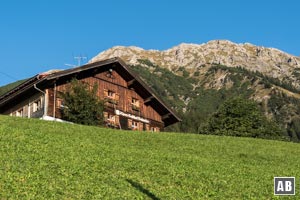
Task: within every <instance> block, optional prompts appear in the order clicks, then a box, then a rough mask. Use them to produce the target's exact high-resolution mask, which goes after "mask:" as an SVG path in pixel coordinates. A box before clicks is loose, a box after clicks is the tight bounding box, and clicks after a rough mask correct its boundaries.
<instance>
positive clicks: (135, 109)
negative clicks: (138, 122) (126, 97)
mask: <svg viewBox="0 0 300 200" xmlns="http://www.w3.org/2000/svg"><path fill="white" fill-rule="evenodd" d="M131 106H132V110H134V111H140V110H141V108H140V107H139V106H137V105H134V104H132V105H131Z"/></svg>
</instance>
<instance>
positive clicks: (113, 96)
mask: <svg viewBox="0 0 300 200" xmlns="http://www.w3.org/2000/svg"><path fill="white" fill-rule="evenodd" d="M107 96H108V97H110V98H115V93H114V92H113V91H111V90H108V94H107Z"/></svg>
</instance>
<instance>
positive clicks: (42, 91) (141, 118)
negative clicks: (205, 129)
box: [0, 58, 180, 131]
mask: <svg viewBox="0 0 300 200" xmlns="http://www.w3.org/2000/svg"><path fill="white" fill-rule="evenodd" d="M73 78H76V79H78V80H80V81H82V82H84V83H86V84H88V85H90V86H91V87H92V86H93V85H95V84H96V85H98V91H97V95H98V97H99V99H101V100H103V101H104V104H105V112H104V118H105V124H106V125H107V126H108V127H114V128H119V129H131V130H146V131H160V130H163V128H164V127H165V126H168V125H170V124H173V123H176V122H178V121H180V119H179V118H178V117H177V116H176V115H175V114H174V113H173V111H171V110H170V109H169V108H168V107H167V106H166V105H165V104H164V103H163V102H162V101H161V100H160V99H159V98H158V97H156V96H155V94H153V92H152V91H151V89H150V88H148V87H147V86H146V85H145V83H143V82H142V81H141V80H140V79H139V78H138V77H137V76H136V75H135V74H134V73H133V72H131V70H130V69H129V68H128V67H127V66H126V65H125V64H124V63H123V61H122V60H120V59H118V58H114V59H109V60H105V61H101V62H97V63H91V64H88V65H85V66H82V67H78V68H74V69H69V70H65V71H60V72H56V73H53V74H43V75H38V76H37V77H36V80H35V81H33V84H32V87H33V89H32V88H30V89H31V90H32V93H34V94H33V95H32V96H34V97H35V98H32V99H34V102H31V101H30V99H29V98H28V96H24V95H22V87H20V90H21V91H18V90H16V91H17V92H15V93H14V92H12V93H11V96H10V95H9V94H6V96H5V95H3V96H2V97H0V113H3V114H10V115H20V113H19V111H20V109H23V112H26V113H27V114H26V115H25V114H22V116H24V117H32V116H33V114H35V113H36V112H37V109H36V103H41V105H40V108H39V110H40V111H39V112H40V114H39V115H37V116H41V115H43V116H48V117H51V118H53V119H60V118H61V117H62V107H63V101H62V99H60V97H59V95H58V94H59V92H64V91H65V90H66V89H67V88H68V84H69V82H70V80H72V79H73ZM18 92H19V94H16V93H18ZM26 92H27V93H28V88H27V90H26V88H23V93H26ZM9 97H11V99H13V101H12V100H8V99H7V98H9ZM16 98H18V100H17V101H16ZM36 99H38V101H40V102H38V101H37V100H36ZM1 102H3V103H2V104H1ZM13 102H18V104H17V105H12V104H13ZM18 105H19V106H18ZM32 108H34V109H33V110H32V111H35V112H30V111H28V110H29V109H32ZM25 110H26V111H25ZM18 113H19V114H18Z"/></svg>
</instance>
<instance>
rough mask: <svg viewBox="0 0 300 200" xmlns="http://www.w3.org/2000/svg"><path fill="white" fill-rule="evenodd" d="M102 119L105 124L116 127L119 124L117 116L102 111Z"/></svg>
mask: <svg viewBox="0 0 300 200" xmlns="http://www.w3.org/2000/svg"><path fill="white" fill-rule="evenodd" d="M104 121H105V123H106V125H107V126H110V127H118V126H119V116H117V115H114V114H111V113H108V112H104Z"/></svg>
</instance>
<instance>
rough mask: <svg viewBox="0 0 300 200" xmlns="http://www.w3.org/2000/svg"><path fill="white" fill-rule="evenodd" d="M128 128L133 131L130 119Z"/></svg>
mask: <svg viewBox="0 0 300 200" xmlns="http://www.w3.org/2000/svg"><path fill="white" fill-rule="evenodd" d="M128 128H129V129H132V120H131V119H128Z"/></svg>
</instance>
